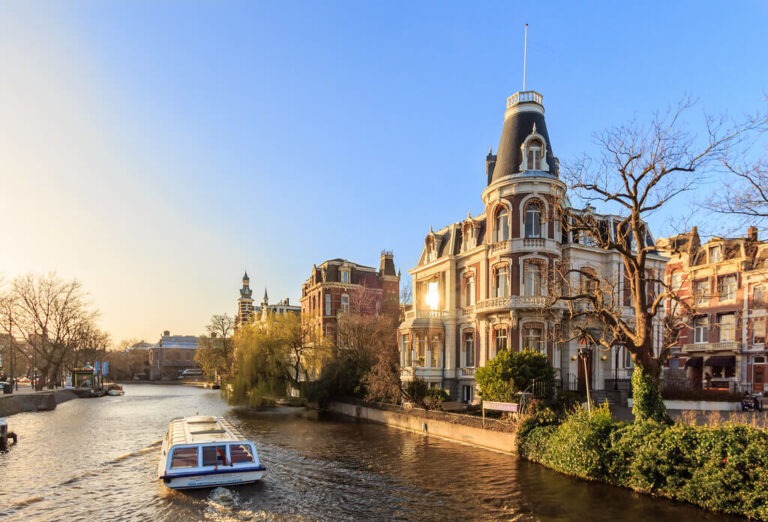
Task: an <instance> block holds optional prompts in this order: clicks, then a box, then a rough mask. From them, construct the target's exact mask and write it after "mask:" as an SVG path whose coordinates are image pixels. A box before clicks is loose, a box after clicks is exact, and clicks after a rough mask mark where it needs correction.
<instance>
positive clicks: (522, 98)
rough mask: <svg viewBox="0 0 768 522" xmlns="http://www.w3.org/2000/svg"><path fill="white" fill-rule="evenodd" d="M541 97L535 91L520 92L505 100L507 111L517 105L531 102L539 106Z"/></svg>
mask: <svg viewBox="0 0 768 522" xmlns="http://www.w3.org/2000/svg"><path fill="white" fill-rule="evenodd" d="M542 100H543V96H542V95H541V94H539V93H538V92H536V91H520V92H516V93H515V94H513V95H512V96H510V97H509V98H507V109H509V108H511V107H514V106H515V105H517V104H518V103H525V102H533V103H538V104H539V105H541V102H542Z"/></svg>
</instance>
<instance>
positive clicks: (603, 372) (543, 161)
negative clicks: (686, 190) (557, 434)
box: [398, 91, 664, 402]
mask: <svg viewBox="0 0 768 522" xmlns="http://www.w3.org/2000/svg"><path fill="white" fill-rule="evenodd" d="M486 174H487V182H488V183H487V186H486V188H485V189H484V190H483V192H482V194H481V199H482V201H483V204H484V210H483V212H482V213H481V214H479V215H476V216H472V215H471V214H470V215H467V217H466V218H465V219H463V220H461V221H458V222H456V223H453V224H451V225H449V226H447V227H444V228H442V229H440V230H437V231H435V230H430V232H429V234H427V237H426V238H425V243H424V248H423V250H422V253H421V257H420V259H419V262H418V265H417V266H416V267H415V268H414V269H412V270H411V271H410V274H411V276H412V278H413V282H412V286H413V306H412V307H411V309H410V310H408V311H407V312H406V314H405V320H404V321H403V322H402V324H401V325H400V327H399V331H398V343H399V347H400V363H401V366H402V368H403V370H402V379H403V380H404V381H408V380H412V379H414V378H420V379H423V380H425V381H426V382H427V383H429V385H430V386H431V387H439V388H442V389H445V390H446V391H448V392H449V393H450V395H451V396H452V397H453V398H455V399H457V400H462V401H466V402H475V401H477V399H478V397H477V389H476V388H477V387H476V382H475V370H476V369H477V368H478V367H482V366H484V365H485V364H486V363H487V362H488V361H489V360H491V359H493V358H494V357H495V356H496V354H497V353H498V352H499V351H501V350H514V351H520V350H522V349H525V348H528V349H533V350H537V351H539V352H541V353H543V354H545V355H546V356H547V357H548V358H549V360H550V361H551V362H552V364H553V366H554V367H555V369H556V372H557V377H558V380H559V382H560V383H562V385H563V386H566V387H569V388H576V387H577V386H578V384H579V383H583V384H585V383H586V382H589V386H590V387H591V388H595V389H603V388H605V387H606V384H607V383H608V381H609V380H614V381H619V380H621V381H624V382H626V381H628V379H629V377H630V372H631V368H632V363H631V361H630V359H629V357H628V356H627V354H625V353H624V352H623V351H622V350H618V351H616V352H615V353H616V354H618V356H614V355H615V354H614V353H610V354H609V353H601V352H599V351H596V352H595V353H594V355H593V356H591V357H590V358H589V360H588V361H587V364H586V365H584V364H581V363H580V362H579V361H578V360H574V359H575V358H574V355H575V354H576V353H577V351H578V348H579V346H578V343H577V341H575V340H570V339H569V338H568V337H569V336H568V332H569V330H570V328H569V327H568V325H567V324H565V323H566V319H564V317H565V314H564V311H565V305H564V304H558V303H555V304H554V305H552V301H553V299H552V297H553V295H554V294H555V293H556V292H559V291H560V290H562V288H556V287H555V285H556V284H557V285H562V280H561V278H560V277H558V274H560V273H563V272H562V270H563V266H566V267H568V266H570V267H578V268H581V269H586V270H590V271H593V272H594V273H599V274H600V275H601V277H603V278H605V279H606V280H610V281H614V282H615V285H614V286H615V291H616V292H621V291H622V290H621V289H622V285H623V269H622V264H621V259H620V257H619V255H618V254H617V253H616V252H607V251H605V250H602V249H599V248H596V247H594V246H593V245H592V244H591V242H590V241H589V240H588V238H579V237H575V236H574V235H573V234H571V233H569V232H568V231H567V230H565V229H566V227H564V226H563V221H562V219H563V218H562V216H561V215H559V212H558V210H557V209H558V208H561V207H560V205H559V204H558V203H562V204H565V202H567V199H566V186H565V184H564V183H563V182H562V181H561V180H560V177H559V165H558V160H557V158H556V157H555V156H554V155H553V153H552V145H551V142H550V139H549V134H548V131H547V127H546V122H545V118H544V106H543V103H542V96H541V95H540V94H539V93H537V92H533V91H526V92H518V93H516V94H514V95H513V96H511V97H509V98H508V99H507V108H506V112H505V114H504V127H503V130H502V134H501V139H500V142H499V148H498V150H497V154H493V153H492V152H489V154H488V156H487V157H486ZM585 211H591V209H588V210H585ZM600 219H602V220H604V221H605V223H606V227H608V228H609V229H611V230H612V229H613V228H614V225H613V222H614V218H613V217H612V216H600ZM647 240H648V241H649V244H653V239H652V238H651V237H650V234H649V235H648V238H647ZM663 266H664V259H663V258H662V257H661V256H657V255H651V256H650V267H651V269H655V270H660V271H662V273H663ZM568 284H570V285H578V284H580V282H579V281H577V280H576V278H573V277H572V278H570V280H569V281H568ZM629 304H630V303H626V305H627V308H626V313H627V314H629V313H631V309H630V308H629Z"/></svg>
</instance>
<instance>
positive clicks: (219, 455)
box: [203, 446, 227, 466]
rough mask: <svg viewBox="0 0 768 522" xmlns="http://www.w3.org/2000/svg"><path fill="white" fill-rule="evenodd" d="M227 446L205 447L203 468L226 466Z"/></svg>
mask: <svg viewBox="0 0 768 522" xmlns="http://www.w3.org/2000/svg"><path fill="white" fill-rule="evenodd" d="M226 465H227V447H226V446H203V466H226Z"/></svg>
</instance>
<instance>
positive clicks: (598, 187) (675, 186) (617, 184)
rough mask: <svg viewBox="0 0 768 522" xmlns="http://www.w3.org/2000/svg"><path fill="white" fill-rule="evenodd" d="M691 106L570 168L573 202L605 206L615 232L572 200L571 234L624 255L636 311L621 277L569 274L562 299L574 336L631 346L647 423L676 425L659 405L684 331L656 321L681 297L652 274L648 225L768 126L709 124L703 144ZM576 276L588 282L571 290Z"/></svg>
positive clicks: (614, 135)
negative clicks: (665, 369) (596, 331)
mask: <svg viewBox="0 0 768 522" xmlns="http://www.w3.org/2000/svg"><path fill="white" fill-rule="evenodd" d="M690 107H691V103H690V102H683V103H681V104H680V105H679V106H678V107H677V108H676V109H674V110H671V111H669V112H668V113H667V114H663V115H660V116H656V117H655V118H654V119H653V120H652V121H651V122H650V124H649V125H645V126H644V125H641V124H639V123H637V122H632V123H630V124H629V125H626V126H620V127H617V128H613V129H610V130H607V131H605V132H603V133H602V134H600V135H599V136H598V137H597V144H598V145H599V147H600V149H599V153H598V156H597V158H589V157H585V158H582V159H581V160H578V161H576V162H573V163H569V164H566V165H565V168H564V178H565V180H566V181H567V183H568V185H569V186H570V192H571V194H572V195H575V196H577V197H578V198H580V199H581V200H582V201H585V202H586V203H587V204H590V203H593V202H599V203H601V204H603V205H605V206H606V211H608V212H610V213H611V214H612V216H613V225H614V226H613V227H608V226H606V221H605V219H601V218H600V217H599V216H596V215H594V214H593V213H592V212H591V209H590V207H589V206H588V207H587V210H586V211H576V210H574V209H573V208H572V207H571V206H570V204H569V203H568V202H567V201H565V200H564V201H562V204H561V205H560V209H559V211H560V213H561V214H562V215H563V216H564V224H565V226H566V229H570V231H572V232H574V233H575V234H579V235H580V236H584V237H589V238H590V240H591V241H592V243H593V245H594V246H595V247H597V248H601V249H603V250H607V251H611V252H615V253H617V254H618V256H619V258H620V259H621V264H622V270H623V272H624V274H623V275H624V281H625V283H624V286H623V292H626V293H627V297H628V298H629V299H628V301H629V305H630V307H631V309H632V313H631V314H627V313H626V311H625V307H624V303H625V300H624V299H623V298H624V296H623V295H621V292H619V289H618V287H617V285H616V275H615V274H599V273H589V272H587V271H584V270H581V269H579V268H568V269H566V273H565V274H563V276H564V277H563V283H564V284H565V285H566V291H565V292H564V293H563V295H561V296H560V298H559V299H560V300H561V301H566V302H570V303H572V306H569V309H568V313H569V315H570V317H569V319H570V320H571V323H572V324H579V323H581V324H582V325H583V326H582V327H578V326H577V327H576V330H577V331H576V332H575V335H583V333H584V330H585V329H586V328H588V327H594V326H597V327H598V328H600V329H601V330H602V333H601V335H599V336H598V338H597V339H595V340H596V341H597V342H598V343H599V344H600V345H601V346H602V347H603V348H605V349H606V350H612V349H618V347H621V346H623V347H625V348H626V349H627V350H628V351H629V352H630V353H631V354H632V358H633V361H634V363H635V372H636V373H637V374H638V375H637V376H636V377H634V378H633V379H632V383H633V397H634V400H635V407H634V414H635V418H637V419H641V420H643V419H655V420H658V421H662V422H670V420H669V416H668V414H667V412H666V410H665V408H664V404H663V402H662V401H661V399H660V393H661V392H660V385H659V378H660V375H661V368H662V366H663V364H664V362H665V361H666V359H667V357H668V356H669V348H670V347H671V346H673V345H675V344H676V343H677V332H679V328H677V325H673V324H671V323H670V322H668V321H666V322H663V321H659V320H655V319H656V318H657V316H658V317H659V318H661V317H662V316H663V307H664V301H665V300H666V299H669V298H672V299H676V295H675V293H674V292H673V291H671V289H670V288H669V287H668V286H667V285H666V284H665V281H664V278H663V277H662V275H663V274H661V273H659V272H658V271H654V270H653V266H652V265H653V262H652V261H651V259H652V258H653V256H655V255H656V254H655V245H653V244H649V242H648V240H647V238H648V237H649V234H648V230H647V226H646V219H647V217H648V216H649V215H651V214H652V213H654V212H655V211H657V210H659V209H660V208H663V207H668V206H669V205H671V204H672V202H673V200H674V199H675V197H677V196H679V195H680V194H682V193H685V192H687V191H690V190H692V189H694V188H696V187H697V186H699V185H700V183H701V182H702V180H704V179H706V176H705V175H706V173H707V171H708V169H714V168H716V167H717V166H718V165H720V164H722V162H723V161H727V158H728V156H729V154H733V153H734V151H735V150H736V149H737V148H738V146H739V145H740V144H742V143H743V142H744V140H745V139H746V138H747V137H748V136H749V135H750V133H752V132H753V131H756V130H759V129H760V128H761V127H763V128H764V127H765V124H766V120H765V118H764V117H760V118H751V119H748V120H746V121H744V122H742V123H737V124H735V125H730V126H729V125H726V124H725V122H724V120H715V119H713V118H707V119H706V121H705V128H706V136H705V137H704V138H703V139H701V140H699V139H697V138H696V137H695V136H694V135H693V134H691V133H690V132H688V131H687V130H686V128H685V124H684V116H686V115H687V111H688V109H690ZM571 276H575V277H577V278H583V279H586V280H587V281H588V282H589V284H587V285H581V286H580V287H577V286H576V285H570V286H568V282H569V281H570V280H571ZM654 289H661V290H660V291H655V290H654ZM660 323H661V324H663V326H664V327H666V328H667V330H666V331H665V333H664V334H663V346H662V347H661V349H660V350H659V351H656V350H655V349H654V348H655V341H654V335H653V332H654V327H655V326H656V325H657V324H660Z"/></svg>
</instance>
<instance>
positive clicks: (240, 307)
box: [235, 272, 253, 328]
mask: <svg viewBox="0 0 768 522" xmlns="http://www.w3.org/2000/svg"><path fill="white" fill-rule="evenodd" d="M252 295H253V290H251V286H250V279H248V272H245V274H243V287H242V288H241V289H240V298H239V299H238V300H237V317H236V318H235V328H239V327H240V326H241V325H243V324H245V323H247V322H248V321H249V320H250V319H251V316H252V315H253V297H252Z"/></svg>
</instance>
